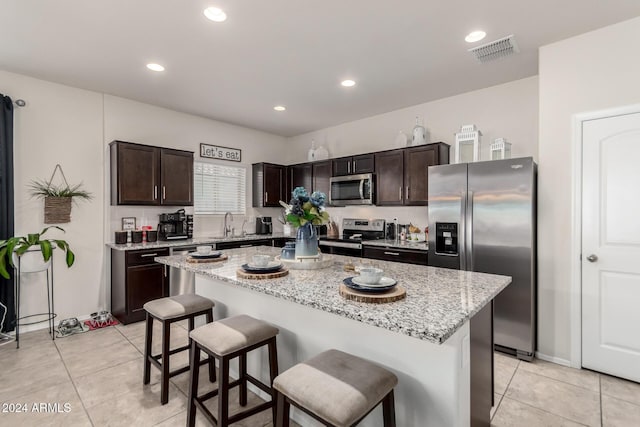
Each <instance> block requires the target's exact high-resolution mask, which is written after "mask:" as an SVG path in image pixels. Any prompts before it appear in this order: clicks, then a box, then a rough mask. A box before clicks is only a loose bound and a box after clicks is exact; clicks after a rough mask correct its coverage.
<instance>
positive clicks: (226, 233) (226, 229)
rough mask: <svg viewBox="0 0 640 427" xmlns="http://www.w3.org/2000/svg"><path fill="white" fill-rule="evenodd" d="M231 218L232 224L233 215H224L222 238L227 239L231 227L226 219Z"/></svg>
mask: <svg viewBox="0 0 640 427" xmlns="http://www.w3.org/2000/svg"><path fill="white" fill-rule="evenodd" d="M229 216H230V217H231V222H233V214H232V213H231V212H227V213H226V214H224V237H229V233H231V230H232V229H231V226H230V225H228V224H227V218H228V217H229Z"/></svg>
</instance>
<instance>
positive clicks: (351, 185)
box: [329, 173, 374, 206]
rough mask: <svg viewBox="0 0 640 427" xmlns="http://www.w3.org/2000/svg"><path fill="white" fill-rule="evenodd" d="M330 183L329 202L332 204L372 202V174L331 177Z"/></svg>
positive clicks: (368, 203) (367, 203) (370, 203)
mask: <svg viewBox="0 0 640 427" xmlns="http://www.w3.org/2000/svg"><path fill="white" fill-rule="evenodd" d="M330 185H331V190H330V191H329V204H330V205H332V206H345V205H372V204H373V194H374V191H373V174H370V173H368V174H361V175H349V176H340V177H333V178H331V179H330Z"/></svg>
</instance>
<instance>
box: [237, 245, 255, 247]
mask: <svg viewBox="0 0 640 427" xmlns="http://www.w3.org/2000/svg"><path fill="white" fill-rule="evenodd" d="M238 247H239V248H251V247H253V245H240V246H238Z"/></svg>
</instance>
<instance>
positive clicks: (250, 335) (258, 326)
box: [187, 315, 278, 427]
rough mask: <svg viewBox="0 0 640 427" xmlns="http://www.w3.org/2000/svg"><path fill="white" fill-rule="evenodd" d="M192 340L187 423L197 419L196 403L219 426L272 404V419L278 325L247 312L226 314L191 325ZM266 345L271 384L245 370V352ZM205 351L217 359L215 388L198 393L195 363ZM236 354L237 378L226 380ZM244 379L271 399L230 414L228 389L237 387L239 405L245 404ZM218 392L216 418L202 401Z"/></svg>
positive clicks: (197, 372) (245, 383)
mask: <svg viewBox="0 0 640 427" xmlns="http://www.w3.org/2000/svg"><path fill="white" fill-rule="evenodd" d="M189 335H190V337H191V339H192V344H191V379H190V382H189V406H188V408H187V426H190V427H193V426H194V425H195V422H196V407H198V408H199V409H200V411H202V413H203V415H204V416H205V417H206V418H207V420H208V421H209V422H210V423H211V424H213V425H215V426H218V427H227V426H228V425H229V424H232V423H235V422H238V421H240V420H243V419H245V418H247V417H249V416H251V415H254V414H257V413H258V412H262V411H264V410H265V409H269V408H272V411H273V417H274V419H275V398H274V393H273V389H272V387H271V386H272V384H273V379H274V378H275V377H276V375H278V353H277V350H276V335H278V329H277V328H275V327H273V326H271V325H270V324H268V323H266V322H263V321H261V320H258V319H254V318H253V317H250V316H247V315H239V316H233V317H228V318H226V319H222V320H218V321H216V322H213V323H209V324H207V325H204V326H200V327H199V328H196V329H194V330H193V331H191V333H190V334H189ZM265 345H268V346H269V371H270V372H269V373H270V384H269V385H266V384H264V383H262V382H260V381H259V380H258V379H256V378H254V377H253V376H251V375H249V374H247V353H249V352H250V351H252V350H255V349H257V348H260V347H262V346H265ZM200 351H204V352H205V353H207V354H208V355H209V357H210V358H211V357H213V358H215V359H217V360H218V363H219V370H220V371H219V373H218V388H217V389H216V390H213V391H210V392H208V393H205V394H203V395H202V396H198V375H199V371H200V366H199V365H198V363H196V361H197V360H199V357H200ZM235 357H239V368H240V372H239V378H238V379H237V380H235V381H232V382H229V361H230V360H231V359H233V358H235ZM247 382H250V383H252V384H253V385H255V386H256V387H258V388H259V389H261V390H262V391H264V392H265V393H268V394H269V395H271V401H270V402H264V403H262V404H260V405H258V406H255V407H253V408H251V409H248V410H246V411H243V412H240V413H238V414H235V415H233V416H229V390H230V389H231V388H233V387H236V386H239V387H240V396H239V399H238V400H239V403H240V406H246V405H247ZM216 395H217V396H218V418H217V420H216V418H215V417H214V416H213V414H212V413H211V412H210V411H209V410H208V409H207V408H205V406H204V402H205V401H206V400H208V399H211V398H212V397H215V396H216Z"/></svg>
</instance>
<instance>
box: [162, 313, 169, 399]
mask: <svg viewBox="0 0 640 427" xmlns="http://www.w3.org/2000/svg"><path fill="white" fill-rule="evenodd" d="M170 331H171V324H170V323H169V322H164V321H163V322H162V379H161V382H162V385H161V390H160V403H162V404H163V405H166V404H167V403H168V402H169V343H170V340H171V336H170V335H171V334H170Z"/></svg>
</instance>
